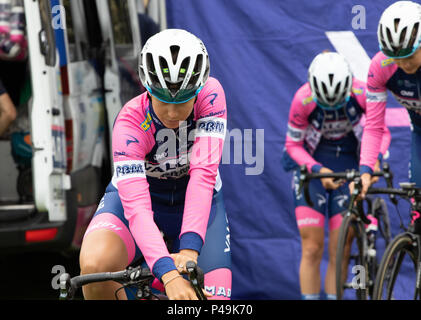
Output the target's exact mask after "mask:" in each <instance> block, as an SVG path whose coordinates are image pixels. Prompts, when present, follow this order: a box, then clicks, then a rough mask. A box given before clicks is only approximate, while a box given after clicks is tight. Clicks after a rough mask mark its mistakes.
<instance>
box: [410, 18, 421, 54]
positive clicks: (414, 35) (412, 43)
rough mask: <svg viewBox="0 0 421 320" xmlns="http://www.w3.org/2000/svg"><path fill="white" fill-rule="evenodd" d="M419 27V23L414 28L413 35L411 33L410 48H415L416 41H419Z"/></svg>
mask: <svg viewBox="0 0 421 320" xmlns="http://www.w3.org/2000/svg"><path fill="white" fill-rule="evenodd" d="M419 26H420V24H419V22H417V23H416V24H414V28H413V29H412V33H411V38H409V42H408V48H411V47H413V46H414V44H415V40H416V39H417V34H418V28H419Z"/></svg>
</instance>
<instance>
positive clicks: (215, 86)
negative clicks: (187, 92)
mask: <svg viewBox="0 0 421 320" xmlns="http://www.w3.org/2000/svg"><path fill="white" fill-rule="evenodd" d="M209 95H214V96H215V97H219V96H224V97H225V92H224V89H223V87H222V84H221V82H220V81H219V80H218V79H216V78H214V77H209V78H208V80H207V81H206V83H205V84H204V86H203V88H202V90H201V91H200V92H199V94H198V100H203V99H204V98H206V97H207V96H209Z"/></svg>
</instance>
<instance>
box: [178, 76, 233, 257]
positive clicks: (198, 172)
mask: <svg viewBox="0 0 421 320" xmlns="http://www.w3.org/2000/svg"><path fill="white" fill-rule="evenodd" d="M196 103H197V104H198V106H197V109H196V112H197V118H198V120H197V123H196V136H195V141H194V144H193V147H192V152H191V157H190V169H189V175H190V180H189V183H188V185H187V190H186V199H185V207H184V214H183V222H182V227H181V233H180V250H184V249H191V250H195V251H197V252H198V253H200V250H201V248H202V246H203V244H204V241H205V235H206V229H207V225H208V220H209V213H210V210H211V204H212V196H213V190H214V187H215V182H216V177H217V174H218V166H219V162H220V160H221V156H222V151H223V146H224V139H225V133H226V127H227V120H226V119H227V110H226V101H225V93H224V91H223V89H222V86H221V85H220V83H219V82H218V81H217V80H216V79H214V78H210V79H209V80H208V82H207V83H206V85H205V87H204V88H203V89H202V91H201V92H200V94H199V96H198V100H197V102H196Z"/></svg>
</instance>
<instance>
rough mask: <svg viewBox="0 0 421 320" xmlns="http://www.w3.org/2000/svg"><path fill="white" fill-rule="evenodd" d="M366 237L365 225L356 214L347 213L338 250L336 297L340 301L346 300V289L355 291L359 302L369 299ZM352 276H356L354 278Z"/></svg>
mask: <svg viewBox="0 0 421 320" xmlns="http://www.w3.org/2000/svg"><path fill="white" fill-rule="evenodd" d="M365 237H366V234H365V228H364V224H363V223H362V222H361V221H360V220H359V219H358V218H357V217H356V216H355V214H354V213H349V212H347V213H346V214H345V215H344V218H343V220H342V224H341V227H340V229H339V236H338V247H337V250H336V296H337V299H338V300H341V299H343V298H344V289H354V290H355V293H356V297H357V299H358V300H366V299H367V286H366V283H367V281H366V279H365V275H366V274H367V272H366V270H367V269H368V267H367V261H366V258H365V255H364V252H365V241H366V238H365ZM351 259H352V260H354V263H353V264H352V263H350V260H351ZM349 269H350V270H349ZM349 271H351V272H349ZM351 274H354V275H355V276H354V277H352V276H351Z"/></svg>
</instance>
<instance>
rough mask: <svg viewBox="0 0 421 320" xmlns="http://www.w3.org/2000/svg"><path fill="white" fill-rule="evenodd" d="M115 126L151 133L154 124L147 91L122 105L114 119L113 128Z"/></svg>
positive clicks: (139, 132)
mask: <svg viewBox="0 0 421 320" xmlns="http://www.w3.org/2000/svg"><path fill="white" fill-rule="evenodd" d="M116 127H117V128H122V127H125V128H128V129H130V130H132V131H133V132H135V131H136V132H138V134H143V133H148V132H151V133H152V134H153V130H154V126H153V121H152V116H151V112H150V102H149V98H148V95H147V92H144V93H142V94H141V95H138V96H136V97H134V98H133V99H131V100H129V101H128V102H127V103H126V104H125V105H124V106H123V108H122V109H121V110H120V112H119V114H118V115H117V118H116V120H115V123H114V129H115V128H116ZM150 129H153V130H150ZM114 131H115V130H114ZM117 131H119V130H117Z"/></svg>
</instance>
